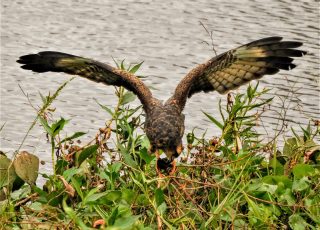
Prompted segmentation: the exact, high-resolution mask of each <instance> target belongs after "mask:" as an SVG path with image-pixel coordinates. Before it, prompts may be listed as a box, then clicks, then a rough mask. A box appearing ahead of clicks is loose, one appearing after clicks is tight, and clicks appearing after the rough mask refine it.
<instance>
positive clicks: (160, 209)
mask: <svg viewBox="0 0 320 230" xmlns="http://www.w3.org/2000/svg"><path fill="white" fill-rule="evenodd" d="M157 210H158V212H159V213H160V214H161V215H163V214H164V213H165V212H166V210H167V204H166V203H165V202H163V203H162V204H160V205H159V206H158V207H157Z"/></svg>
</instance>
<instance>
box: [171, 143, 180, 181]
mask: <svg viewBox="0 0 320 230" xmlns="http://www.w3.org/2000/svg"><path fill="white" fill-rule="evenodd" d="M182 151H183V145H182V143H180V144H179V145H178V146H177V148H176V153H177V155H178V156H179V155H180V154H181V153H182ZM171 165H172V169H171V171H170V172H169V175H170V176H172V175H174V173H175V172H176V170H177V166H176V160H175V159H173V160H172V162H171Z"/></svg>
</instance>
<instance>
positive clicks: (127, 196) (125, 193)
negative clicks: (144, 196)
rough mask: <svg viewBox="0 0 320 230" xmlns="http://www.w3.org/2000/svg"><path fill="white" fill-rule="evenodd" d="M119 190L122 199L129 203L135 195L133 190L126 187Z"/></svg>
mask: <svg viewBox="0 0 320 230" xmlns="http://www.w3.org/2000/svg"><path fill="white" fill-rule="evenodd" d="M121 192H122V199H124V200H125V201H127V203H128V204H130V205H131V204H132V203H133V201H134V199H135V197H136V193H135V192H134V191H133V190H131V189H127V188H124V189H122V190H121Z"/></svg>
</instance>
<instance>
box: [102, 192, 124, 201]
mask: <svg viewBox="0 0 320 230" xmlns="http://www.w3.org/2000/svg"><path fill="white" fill-rule="evenodd" d="M120 197H121V191H111V192H110V191H109V192H108V193H107V195H106V196H105V198H106V199H107V200H109V201H112V202H115V201H116V200H118V199H119V198H120Z"/></svg>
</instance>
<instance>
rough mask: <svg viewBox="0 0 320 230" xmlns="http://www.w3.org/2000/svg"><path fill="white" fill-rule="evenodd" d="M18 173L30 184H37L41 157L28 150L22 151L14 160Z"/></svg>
mask: <svg viewBox="0 0 320 230" xmlns="http://www.w3.org/2000/svg"><path fill="white" fill-rule="evenodd" d="M13 166H14V169H15V171H16V173H17V175H18V176H19V177H20V178H21V179H22V180H23V181H25V182H26V183H28V184H29V185H35V183H36V180H37V178H38V171H39V158H38V157H37V156H35V155H33V154H31V153H28V152H26V151H22V152H20V153H19V154H18V155H17V156H16V158H15V159H14V160H13Z"/></svg>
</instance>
